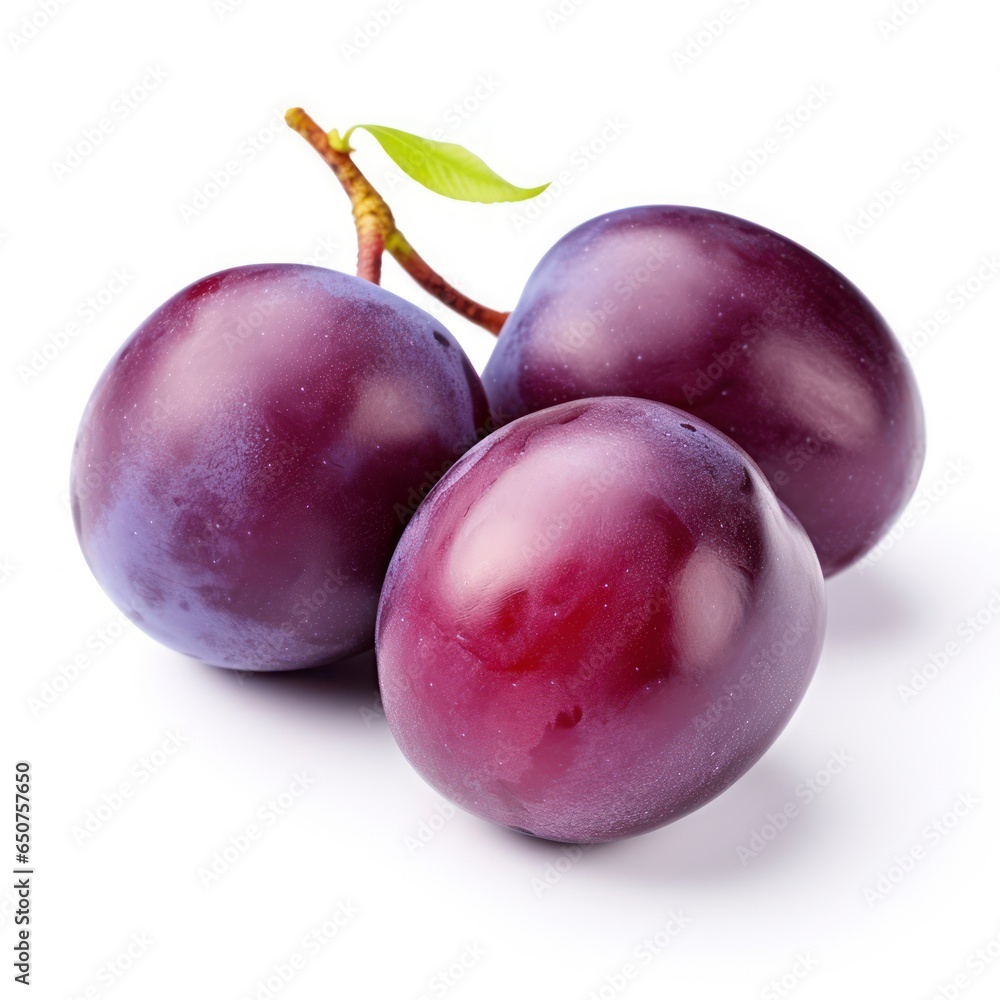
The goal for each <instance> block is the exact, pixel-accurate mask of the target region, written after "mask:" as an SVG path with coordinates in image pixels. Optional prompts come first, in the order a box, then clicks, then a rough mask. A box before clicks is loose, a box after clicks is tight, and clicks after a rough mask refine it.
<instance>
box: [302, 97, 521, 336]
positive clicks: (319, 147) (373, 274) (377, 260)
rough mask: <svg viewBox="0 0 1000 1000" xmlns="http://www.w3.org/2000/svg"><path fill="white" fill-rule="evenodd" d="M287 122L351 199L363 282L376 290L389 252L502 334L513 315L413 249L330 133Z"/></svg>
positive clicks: (433, 290) (423, 283) (429, 288)
mask: <svg viewBox="0 0 1000 1000" xmlns="http://www.w3.org/2000/svg"><path fill="white" fill-rule="evenodd" d="M285 121H286V122H287V123H288V124H289V125H290V126H291V128H293V129H294V130H295V131H296V132H298V134H299V135H301V136H302V138H303V139H305V140H306V142H308V143H309V145H310V146H312V147H313V149H315V150H316V152H317V153H319V155H320V156H321V157H322V158H323V159H324V161H325V162H326V164H327V166H329V167H330V169H331V170H332V171H333V172H334V175H335V176H336V178H337V180H339V181H340V184H341V186H342V187H343V189H344V190H345V191H346V192H347V196H348V198H350V200H351V212H352V214H353V216H354V227H355V229H356V230H357V233H358V277H359V278H364V279H366V280H367V281H371V282H373V283H374V284H376V285H377V284H378V283H379V280H380V279H381V277H382V253H383V252H384V251H385V250H388V251H389V253H390V254H391V255H392V257H393V258H394V259H395V260H396V262H397V263H398V264H399V265H400V267H402V268H403V270H404V271H406V273H407V274H409V275H410V277H411V278H413V280H414V281H416V283H417V284H418V285H420V287H421V288H423V289H424V290H425V291H426V292H428V293H429V294H431V295H433V296H434V297H435V298H436V299H439V300H440V301H441V302H443V303H444V304H445V305H446V306H448V308H450V309H454V310H455V312H457V313H458V314H459V315H461V316H464V317H465V318H466V319H468V320H471V321H472V322H473V323H476V324H478V325H479V326H481V327H483V328H484V329H486V330H489V331H490V333H493V334H499V333H500V328H501V327H502V326H503V325H504V322H505V321H506V319H507V317H508V316H509V315H510V314H509V313H505V312H498V311H497V310H496V309H489V308H487V307H486V306H484V305H480V304H479V303H478V302H475V301H473V300H472V299H470V298H469V297H468V296H467V295H463V294H462V293H461V292H460V291H459V290H458V289H457V288H455V287H454V286H453V285H452V284H450V283H449V282H448V281H446V280H445V279H444V278H443V277H442V276H441V275H440V274H438V273H437V271H435V270H434V269H433V268H432V267H431V266H430V264H428V263H427V261H425V260H424V259H423V257H421V256H420V254H418V253H417V251H416V250H414V249H413V247H412V246H411V245H410V243H409V241H408V240H407V239H406V237H405V236H404V235H403V234H402V233H401V232H400V231H399V230H398V229H397V228H396V220H395V219H394V218H393V215H392V211H391V209H390V208H389V206H388V205H387V204H386V202H385V199H384V198H383V197H382V196H381V195H380V194H379V193H378V191H376V190H375V188H374V187H372V185H371V184H370V183H369V181H368V178H366V177H365V175H364V174H362V173H361V171H360V170H358V168H357V166H356V165H355V163H354V161H353V160H352V159H351V155H350V153H348V152H343V151H341V150H339V149H336V148H335V147H334V146H333V145H331V143H330V138H329V136H328V134H327V133H326V132H324V131H323V129H322V128H320V127H319V125H317V124H316V122H315V121H314V120H313V119H312V118H310V117H309V115H308V114H306V112H305V111H304V110H303V109H302V108H291V109H290V110H289V111H287V112H286V113H285Z"/></svg>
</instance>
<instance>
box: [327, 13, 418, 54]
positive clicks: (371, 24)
mask: <svg viewBox="0 0 1000 1000" xmlns="http://www.w3.org/2000/svg"><path fill="white" fill-rule="evenodd" d="M413 4H414V0H388V2H387V3H385V4H384V5H383V6H381V7H375V8H374V9H373V10H371V11H370V12H369V14H368V16H367V17H366V18H365V19H364V20H363V21H361V22H360V23H359V24H356V25H355V26H354V29H353V30H352V31H351V34H350V36H349V37H348V38H345V39H343V40H342V41H341V43H340V54H341V55H342V56H343V57H344V61H345V62H346V63H347V64H348V65H350V64H351V63H352V62H353V61H354V60H355V59H357V58H358V56H360V55H362V54H363V53H365V52H367V51H368V50H369V49H370V48H371V46H372V45H373V44H374V43H375V42H376V41H377V40H378V39H379V38H381V37H382V35H383V34H384V33H385V31H386V30H387V29H388V28H389V26H390V25H391V24H393V23H394V22H395V20H396V18H398V17H399V15H400V14H402V13H403V11H404V10H406V9H408V8H410V7H412V6H413Z"/></svg>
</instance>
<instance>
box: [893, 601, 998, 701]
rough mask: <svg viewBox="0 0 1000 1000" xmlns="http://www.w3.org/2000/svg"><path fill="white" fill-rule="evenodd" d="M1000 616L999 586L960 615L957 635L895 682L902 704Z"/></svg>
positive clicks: (924, 688) (952, 662)
mask: <svg viewBox="0 0 1000 1000" xmlns="http://www.w3.org/2000/svg"><path fill="white" fill-rule="evenodd" d="M998 616H1000V589H997V588H994V589H993V591H992V592H991V593H990V599H989V600H988V601H987V602H986V603H985V604H984V605H983V606H982V607H981V608H979V609H978V610H976V611H974V612H973V613H972V614H971V615H968V616H967V617H965V618H963V619H962V621H960V622H959V623H958V626H957V627H956V629H955V633H956V635H957V638H956V639H949V640H948V641H947V642H946V643H945V644H944V645H943V646H941V647H940V648H939V649H935V650H932V651H931V652H930V653H928V654H927V656H926V658H925V659H924V662H923V663H922V664H921V665H920V666H919V667H915V668H914V669H913V670H912V671H911V673H910V679H909V680H908V681H907V682H906V683H905V684H897V685H896V694H898V695H899V700H900V701H901V702H902V704H903V706H904V707H905V706H908V705H911V704H912V703H913V701H914V700H915V699H916V698H917V697H918V696H919V695H920V694H922V693H923V692H924V691H926V690H927V688H928V687H930V685H931V684H932V683H933V682H934V681H936V680H937V679H938V678H939V677H940V676H941V675H942V674H944V673H945V671H947V670H949V669H950V668H951V666H952V665H953V664H954V662H955V661H956V660H957V659H958V657H959V656H961V654H962V651H963V650H965V649H968V647H969V646H971V645H972V644H973V643H974V642H975V641H976V640H977V639H978V638H979V637H980V636H981V635H982V634H983V633H984V632H985V631H986V630H987V629H988V628H989V627H990V626H991V625H992V624H993V623H994V622H995V621H996V620H997V617H998Z"/></svg>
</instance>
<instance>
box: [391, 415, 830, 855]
mask: <svg viewBox="0 0 1000 1000" xmlns="http://www.w3.org/2000/svg"><path fill="white" fill-rule="evenodd" d="M825 607H826V606H825V592H824V587H823V578H822V574H821V571H820V567H819V563H818V560H817V558H816V555H815V552H814V550H813V547H812V545H811V544H810V542H809V540H808V538H807V536H806V534H805V532H804V531H803V529H802V527H801V525H800V524H799V523H798V521H797V520H796V519H795V518H794V517H793V516H792V515H791V514H790V513H789V512H788V510H787V508H785V507H784V505H782V504H781V502H780V501H779V500H778V499H777V498H776V497H775V496H774V493H773V492H772V490H771V489H770V487H769V486H768V485H767V482H766V480H765V479H764V477H763V476H762V474H761V473H760V471H759V469H757V467H756V466H755V465H754V463H753V462H752V460H750V459H749V458H748V456H747V455H746V454H745V453H744V452H743V451H742V450H740V449H739V448H738V447H737V446H735V445H734V444H733V443H732V442H731V441H729V439H727V438H726V437H725V436H724V435H722V434H720V433H718V432H717V431H716V430H715V429H714V428H712V427H710V426H709V425H707V424H705V423H704V422H702V421H700V420H698V419H692V418H691V417H690V416H689V415H688V414H685V413H682V412H680V411H678V410H676V409H675V408H673V407H670V406H667V405H665V404H661V403H656V402H651V401H646V400H639V399H625V398H603V399H588V400H581V401H575V402H569V403H564V404H562V405H559V406H556V407H552V408H550V409H546V410H543V411H539V412H537V413H533V414H530V415H528V416H525V417H522V418H520V419H518V420H516V421H514V422H512V423H510V424H508V425H507V426H506V427H504V428H502V429H501V430H499V431H496V432H495V433H493V434H492V435H491V436H490V437H488V438H487V439H486V440H484V441H482V442H480V443H479V444H478V445H476V446H475V447H474V448H473V449H471V450H470V451H469V452H468V453H467V454H466V455H465V456H464V457H463V458H462V459H460V460H459V461H458V462H457V463H456V464H455V466H453V468H452V469H451V470H450V471H449V472H448V474H447V475H446V476H444V477H443V478H442V480H441V481H440V482H439V483H438V485H437V486H436V487H435V488H434V490H433V491H432V492H431V493H430V495H429V496H428V497H427V499H426V500H425V501H424V503H423V504H422V505H421V506H420V508H419V509H418V511H417V513H416V515H415V516H414V518H413V520H412V521H411V522H410V524H409V525H408V527H407V529H406V531H405V532H404V534H403V537H402V539H401V540H400V543H399V545H398V547H397V549H396V552H395V555H394V556H393V559H392V562H391V564H390V567H389V571H388V574H387V576H386V582H385V586H384V588H383V592H382V598H381V601H380V604H379V616H378V622H377V626H376V658H377V661H378V670H379V683H380V686H381V691H382V701H383V706H384V708H385V713H386V718H387V720H388V723H389V726H390V728H391V730H392V733H393V735H394V736H395V738H396V741H397V743H398V744H399V746H400V748H401V750H402V751H403V753H404V755H405V756H406V757H407V758H408V759H409V761H410V763H411V764H413V766H414V767H415V768H416V770H417V771H418V772H419V773H420V774H421V775H422V776H423V777H424V778H425V779H426V780H427V781H428V782H429V783H430V784H431V785H432V786H434V788H436V789H437V790H438V791H439V792H441V793H442V794H443V795H445V796H447V797H448V798H449V799H451V800H452V801H454V802H455V803H457V804H458V805H460V806H462V807H463V808H464V809H466V810H468V811H470V812H472V813H474V814H476V815H478V816H481V817H483V818H485V819H488V820H491V821H493V822H495V823H498V824H503V825H505V826H509V827H512V828H514V829H517V830H520V831H521V832H525V833H530V834H533V835H535V836H537V837H542V838H545V839H549V840H556V841H565V842H573V843H596V842H602V841H610V840H615V839H618V838H621V837H627V836H631V835H634V834H638V833H642V832H644V831H647V830H651V829H653V828H655V827H658V826H661V825H663V824H664V823H668V822H670V821H672V820H675V819H677V818H679V817H681V816H683V815H684V814H686V813H688V812H690V811H691V810H693V809H695V808H697V807H698V806H700V805H702V804H703V803H705V802H707V801H708V800H710V799H711V798H713V797H714V796H715V795H718V794H719V793H720V792H721V791H723V790H724V789H725V788H726V787H727V786H728V785H729V784H731V783H732V782H733V781H734V780H736V778H738V777H739V776H740V775H741V774H743V773H744V772H745V771H746V770H747V769H748V768H749V767H750V766H751V765H752V764H753V763H754V761H756V760H757V759H758V758H759V757H760V756H761V754H762V753H763V752H764V751H765V750H766V749H767V747H768V746H770V744H771V743H772V742H773V740H774V739H775V738H776V737H777V735H778V733H779V732H780V731H781V729H782V728H783V727H784V725H785V723H786V722H787V721H788V719H789V718H790V716H791V714H792V712H793V711H794V709H795V707H796V706H797V705H798V703H799V701H800V699H801V698H802V696H803V693H804V691H805V689H806V686H807V685H808V683H809V680H810V678H811V677H812V675H813V672H814V669H815V666H816V662H817V660H818V657H819V651H820V646H821V643H822V636H823V630H824V626H825Z"/></svg>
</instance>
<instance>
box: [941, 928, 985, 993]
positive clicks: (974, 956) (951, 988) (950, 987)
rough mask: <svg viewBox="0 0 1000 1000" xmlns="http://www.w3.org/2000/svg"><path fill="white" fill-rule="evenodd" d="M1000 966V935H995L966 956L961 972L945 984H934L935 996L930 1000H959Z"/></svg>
mask: <svg viewBox="0 0 1000 1000" xmlns="http://www.w3.org/2000/svg"><path fill="white" fill-rule="evenodd" d="M998 964H1000V933H994V934H993V935H991V936H990V937H989V938H987V940H986V941H984V942H983V943H982V944H981V945H979V946H978V947H977V948H974V949H973V950H972V951H970V952H969V954H968V955H966V956H965V960H964V961H963V962H962V966H961V971H959V972H956V973H955V975H953V976H952V977H951V978H950V979H947V980H945V982H943V983H941V982H938V983H935V984H934V995H933V996H932V997H930V1000H958V998H959V997H960V996H961V995H962V994H963V993H965V991H966V990H970V989H972V988H973V987H974V986H975V985H976V983H977V982H978V981H979V980H980V979H982V977H983V976H985V975H986V973H987V972H990V971H991V970H992V969H993V968H995V967H996V966H997V965H998Z"/></svg>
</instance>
